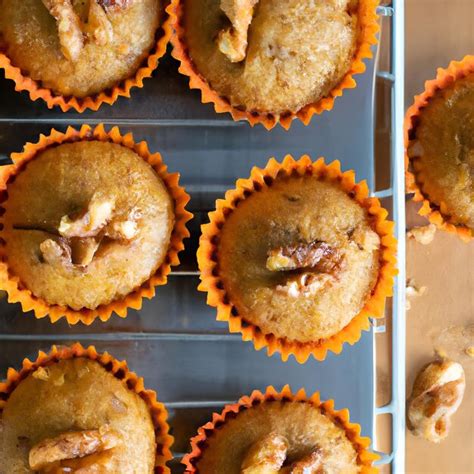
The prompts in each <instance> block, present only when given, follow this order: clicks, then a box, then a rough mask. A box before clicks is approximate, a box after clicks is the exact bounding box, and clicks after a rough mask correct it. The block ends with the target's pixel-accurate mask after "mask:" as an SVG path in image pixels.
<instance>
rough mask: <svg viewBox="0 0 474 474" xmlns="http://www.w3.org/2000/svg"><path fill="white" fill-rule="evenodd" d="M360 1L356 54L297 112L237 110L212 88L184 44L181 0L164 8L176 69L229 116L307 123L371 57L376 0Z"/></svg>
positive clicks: (266, 124) (287, 123) (286, 123)
mask: <svg viewBox="0 0 474 474" xmlns="http://www.w3.org/2000/svg"><path fill="white" fill-rule="evenodd" d="M359 3H360V5H359V14H358V16H359V21H360V37H359V40H358V47H357V51H356V53H355V56H354V58H353V60H352V64H351V67H350V68H349V70H348V71H347V73H346V74H345V76H344V77H343V78H342V80H341V81H340V82H339V84H338V85H337V86H335V87H334V88H333V89H332V90H331V91H330V92H329V93H328V94H327V96H326V97H323V98H322V99H320V100H319V101H317V102H315V103H312V104H308V105H306V106H305V107H303V108H302V109H300V110H298V111H297V112H287V113H285V114H281V115H275V114H273V113H266V114H265V113H259V112H257V111H245V110H239V109H238V108H236V107H234V106H232V105H231V104H230V102H229V100H228V99H227V98H225V97H221V96H220V95H219V94H218V93H217V92H216V91H214V90H213V89H212V88H211V86H210V84H209V83H208V82H207V80H206V79H205V78H204V77H203V76H202V75H201V74H200V73H199V71H198V70H197V68H196V67H195V65H194V63H193V61H192V59H191V58H190V57H189V54H188V48H187V45H186V37H185V28H184V26H183V14H184V5H183V0H171V4H170V5H169V6H168V8H167V12H168V13H169V15H170V17H171V23H172V25H173V28H174V30H175V31H174V34H173V35H172V37H171V43H172V45H173V51H172V53H171V54H172V55H173V57H174V58H176V59H177V60H178V61H180V63H181V64H180V66H179V69H178V70H179V72H180V73H181V74H183V75H185V76H188V77H189V87H190V89H199V90H200V91H201V102H202V103H203V104H207V103H213V104H214V110H215V111H216V112H217V113H227V112H228V113H230V114H231V115H232V118H233V119H234V120H235V121H237V120H247V121H248V122H249V123H250V125H251V126H254V125H255V124H257V123H261V124H262V125H263V126H264V127H265V128H266V129H267V130H270V129H272V128H273V127H275V125H276V124H277V123H279V124H280V125H281V126H282V127H283V128H284V129H286V130H288V129H289V128H290V126H291V124H292V121H293V119H294V118H299V119H300V120H301V121H302V122H303V123H304V124H305V125H308V124H309V122H310V121H311V118H312V117H313V115H314V114H318V115H319V114H322V113H323V112H324V111H329V110H332V108H333V107H334V101H335V100H336V97H340V96H342V94H343V92H344V90H345V89H354V88H355V87H356V85H357V84H356V81H355V79H354V76H355V75H356V74H362V73H363V72H365V69H366V66H365V64H364V59H369V58H372V57H373V55H372V50H371V47H372V45H374V44H377V33H378V31H379V29H380V27H379V24H378V16H377V6H378V4H379V0H361V1H360V2H359Z"/></svg>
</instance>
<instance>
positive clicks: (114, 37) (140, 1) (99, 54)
mask: <svg viewBox="0 0 474 474" xmlns="http://www.w3.org/2000/svg"><path fill="white" fill-rule="evenodd" d="M0 8H1V11H2V14H1V15H0V32H1V33H2V35H3V40H4V43H5V52H6V55H7V56H8V58H9V59H10V60H11V62H12V64H13V65H14V66H16V67H17V68H20V69H21V71H22V72H23V73H24V74H26V75H27V76H28V77H30V78H31V79H33V80H35V81H39V82H40V83H41V84H42V86H43V87H45V88H48V89H52V90H53V91H54V93H56V94H58V95H63V96H74V97H79V98H83V97H86V96H90V95H93V94H97V93H99V92H101V91H105V90H107V89H110V88H112V87H114V86H116V85H118V84H119V83H121V82H122V81H124V80H125V79H128V78H130V77H133V76H134V75H135V73H136V72H137V70H138V69H139V68H140V66H141V65H142V63H143V61H144V60H145V59H146V57H147V56H148V55H149V53H150V51H151V49H152V48H153V47H154V46H155V44H156V39H155V35H156V32H157V30H158V28H159V27H160V25H161V24H162V23H163V21H164V10H163V5H162V2H161V1H160V0H22V1H21V2H18V1H16V0H0Z"/></svg>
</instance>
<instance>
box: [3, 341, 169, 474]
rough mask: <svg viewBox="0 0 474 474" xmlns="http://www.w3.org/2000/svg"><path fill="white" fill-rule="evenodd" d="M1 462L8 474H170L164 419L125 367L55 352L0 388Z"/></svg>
mask: <svg viewBox="0 0 474 474" xmlns="http://www.w3.org/2000/svg"><path fill="white" fill-rule="evenodd" d="M0 395H1V398H0V421H1V425H2V430H1V431H0V459H1V460H2V467H3V468H6V469H7V471H6V472H9V473H13V472H14V473H17V474H30V473H31V474H33V472H35V473H39V474H47V473H48V474H49V473H52V472H81V473H82V472H84V473H86V472H87V473H89V472H90V473H96V472H97V473H99V472H117V473H118V472H121V473H125V472H127V473H128V472H130V473H132V472H139V473H143V474H145V473H149V474H152V473H153V472H156V471H155V467H157V468H158V469H161V470H160V472H163V473H169V472H170V471H169V469H168V468H167V467H166V462H167V461H168V460H170V459H171V457H172V456H171V451H170V447H171V444H172V441H173V439H172V437H171V436H170V435H169V434H168V432H169V426H168V424H167V422H166V420H167V412H166V409H165V407H164V405H163V404H161V403H160V402H158V401H157V400H156V394H155V392H153V391H149V390H146V389H145V388H144V387H143V380H142V379H141V378H139V377H137V376H136V375H135V374H134V373H133V372H130V371H129V370H128V368H127V364H126V363H125V362H121V361H117V360H116V359H114V358H113V357H111V356H110V355H109V354H107V353H102V354H100V353H97V352H96V350H95V348H94V347H93V346H90V347H88V348H85V347H82V346H81V345H80V344H78V343H76V344H74V345H73V346H71V347H62V348H58V347H56V346H53V348H52V349H51V351H50V352H49V353H48V354H46V353H44V352H40V353H39V355H38V358H37V359H36V361H30V360H28V359H25V360H24V361H23V366H22V368H21V370H20V371H18V372H17V371H16V370H14V369H9V370H8V373H7V380H6V381H5V382H3V383H1V384H0Z"/></svg>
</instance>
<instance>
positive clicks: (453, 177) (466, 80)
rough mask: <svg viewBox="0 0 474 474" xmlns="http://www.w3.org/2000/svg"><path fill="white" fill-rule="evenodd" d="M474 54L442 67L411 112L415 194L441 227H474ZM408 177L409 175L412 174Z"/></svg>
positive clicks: (468, 231) (466, 233) (464, 231)
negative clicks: (444, 67) (459, 61)
mask: <svg viewBox="0 0 474 474" xmlns="http://www.w3.org/2000/svg"><path fill="white" fill-rule="evenodd" d="M473 104H474V57H471V59H469V57H468V58H466V59H465V60H464V61H463V62H461V63H452V65H451V66H450V67H449V68H448V69H447V70H440V71H439V73H438V77H437V79H436V80H435V81H430V82H427V84H426V91H425V93H424V94H422V95H421V96H419V97H417V98H416V99H415V105H414V106H413V107H411V108H410V110H409V111H408V114H407V125H406V126H407V128H408V135H407V137H406V138H407V143H406V145H407V154H408V157H409V160H410V166H411V171H412V172H413V175H411V177H412V183H409V184H414V185H415V190H416V191H417V196H416V200H418V201H420V200H425V204H424V207H423V208H422V213H424V214H428V215H429V217H430V219H431V220H432V221H433V222H434V223H435V224H438V226H439V227H441V228H443V229H448V230H454V231H457V232H458V233H459V235H461V236H462V237H463V238H465V239H468V238H469V237H472V232H473V229H474V107H473ZM409 178H410V176H409Z"/></svg>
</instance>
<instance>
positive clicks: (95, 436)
mask: <svg viewBox="0 0 474 474" xmlns="http://www.w3.org/2000/svg"><path fill="white" fill-rule="evenodd" d="M119 444H120V438H119V436H118V434H117V433H116V432H115V431H113V430H111V429H110V428H109V427H108V426H103V427H101V428H100V429H98V430H85V431H69V432H66V433H61V434H60V435H58V436H56V437H55V438H47V439H44V440H43V441H40V442H39V443H38V444H36V445H35V446H33V447H32V448H31V450H30V453H29V463H30V468H31V469H32V470H33V471H41V470H44V471H45V472H48V470H49V471H50V472H51V468H53V467H55V466H54V465H55V463H60V467H62V466H63V464H62V463H63V462H65V461H67V460H73V459H77V458H83V459H84V460H87V459H86V458H87V457H88V456H91V455H94V454H97V453H101V452H105V451H107V450H109V449H112V448H115V447H116V446H118V445H119Z"/></svg>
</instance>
